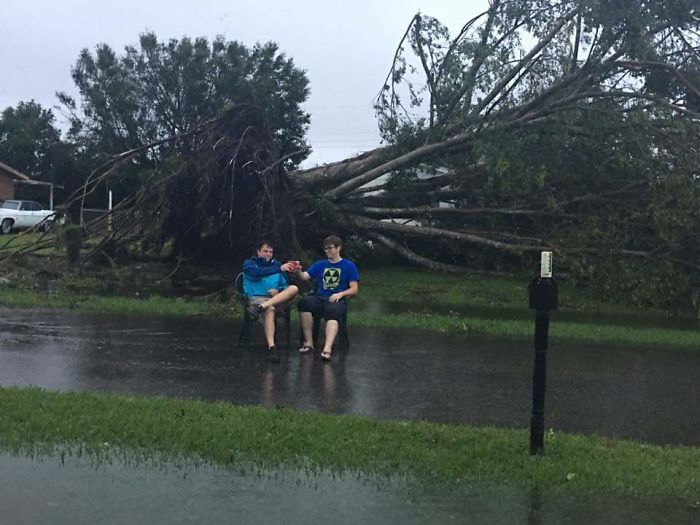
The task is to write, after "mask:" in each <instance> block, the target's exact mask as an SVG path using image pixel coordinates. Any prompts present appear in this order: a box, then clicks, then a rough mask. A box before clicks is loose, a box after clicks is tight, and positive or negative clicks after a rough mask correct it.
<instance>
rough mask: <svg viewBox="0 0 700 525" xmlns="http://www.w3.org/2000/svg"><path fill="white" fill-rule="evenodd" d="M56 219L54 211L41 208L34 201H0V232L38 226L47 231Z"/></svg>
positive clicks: (5, 232)
mask: <svg viewBox="0 0 700 525" xmlns="http://www.w3.org/2000/svg"><path fill="white" fill-rule="evenodd" d="M55 219H56V212H54V211H51V210H42V209H41V205H40V204H39V203H38V202H34V201H17V200H7V201H0V233H4V234H7V233H10V232H11V231H12V230H19V229H24V228H34V227H37V226H38V227H39V228H41V229H43V230H44V231H48V230H50V229H51V227H52V226H53V222H54V220H55Z"/></svg>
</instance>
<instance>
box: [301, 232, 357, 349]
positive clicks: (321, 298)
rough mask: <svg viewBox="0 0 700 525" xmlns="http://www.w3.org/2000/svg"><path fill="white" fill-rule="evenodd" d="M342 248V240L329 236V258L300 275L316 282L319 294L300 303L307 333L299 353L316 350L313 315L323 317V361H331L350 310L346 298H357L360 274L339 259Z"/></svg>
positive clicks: (326, 240) (327, 238)
mask: <svg viewBox="0 0 700 525" xmlns="http://www.w3.org/2000/svg"><path fill="white" fill-rule="evenodd" d="M342 247H343V243H342V241H341V240H340V237H337V236H336V235H331V236H330V237H326V239H324V241H323V249H324V251H325V252H326V257H327V259H325V260H320V261H317V262H315V263H313V264H312V265H311V266H309V269H308V270H307V271H305V272H299V273H298V275H299V277H301V278H302V279H303V280H305V281H308V280H310V279H314V280H315V281H316V293H315V294H314V295H307V296H305V297H304V298H303V299H302V300H301V301H300V302H299V318H300V321H301V328H302V330H303V332H304V344H303V345H302V346H301V348H300V349H299V352H301V353H302V354H305V353H307V352H310V351H311V350H313V333H312V332H313V323H314V321H313V315H314V314H315V315H320V316H321V317H323V318H324V319H325V320H326V342H325V345H324V347H323V351H322V352H321V359H323V360H324V361H330V360H331V351H332V348H333V341H335V338H336V336H337V335H338V322H339V321H340V320H341V319H342V317H343V315H344V314H345V310H346V308H347V305H346V304H345V300H344V299H345V298H346V297H355V296H356V295H357V293H358V291H359V283H360V274H359V272H358V271H357V266H355V264H354V263H353V262H352V261H348V260H347V259H343V258H342V257H341V256H340V250H341V249H342Z"/></svg>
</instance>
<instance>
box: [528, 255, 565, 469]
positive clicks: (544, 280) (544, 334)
mask: <svg viewBox="0 0 700 525" xmlns="http://www.w3.org/2000/svg"><path fill="white" fill-rule="evenodd" d="M528 289H529V296H530V297H529V302H530V308H531V309H533V310H535V367H534V373H533V376H532V417H531V418H530V454H532V455H534V454H539V453H541V452H542V451H543V450H544V394H545V387H546V384H547V343H548V340H549V312H550V311H551V310H556V309H557V306H558V301H559V299H558V291H557V282H556V280H555V279H554V277H552V252H542V260H541V268H540V272H539V274H535V275H534V276H533V277H532V279H531V280H530V285H529V287H528Z"/></svg>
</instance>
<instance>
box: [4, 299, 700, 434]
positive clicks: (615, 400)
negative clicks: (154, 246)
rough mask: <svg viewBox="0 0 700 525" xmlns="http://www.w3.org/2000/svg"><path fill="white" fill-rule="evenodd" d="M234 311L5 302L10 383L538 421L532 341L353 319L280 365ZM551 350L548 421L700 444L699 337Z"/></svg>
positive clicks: (425, 416)
mask: <svg viewBox="0 0 700 525" xmlns="http://www.w3.org/2000/svg"><path fill="white" fill-rule="evenodd" d="M236 321H237V320H220V319H194V318H172V317H157V316H144V315H135V316H114V315H97V314H89V313H85V312H75V311H52V310H22V309H2V308H0V385H3V386H9V385H18V386H27V385H38V386H43V387H46V388H49V389H55V390H78V391H97V392H109V393H122V394H141V395H166V396H175V397H185V398H198V399H206V400H225V401H230V402H232V403H236V404H260V405H264V406H270V407H274V406H286V407H294V408H297V409H302V410H321V411H324V412H330V413H336V414H347V413H352V414H361V415H367V416H372V417H378V418H384V419H419V420H429V421H435V422H441V423H460V424H470V425H495V426H501V427H514V428H526V427H528V425H529V421H530V410H531V406H532V405H531V403H532V397H531V396H532V383H531V382H532V366H533V350H532V348H531V343H517V342H499V341H494V340H492V339H489V340H481V339H478V338H475V337H469V336H464V335H444V334H435V333H428V332H411V331H405V330H396V329H393V330H392V329H373V328H359V327H357V328H353V327H352V326H351V327H350V338H351V346H350V348H349V350H347V351H339V350H337V349H336V351H335V354H334V356H333V363H332V364H330V365H324V364H323V363H321V362H320V360H319V359H317V358H314V357H313V356H311V355H306V356H301V355H299V354H298V353H297V352H296V351H295V348H293V349H292V351H290V352H287V351H283V352H282V363H281V364H279V365H270V364H269V363H268V362H267V361H266V359H265V358H266V349H265V348H264V346H263V344H262V343H263V336H262V330H261V327H259V326H256V327H255V330H254V334H253V342H254V345H253V346H252V347H251V348H250V349H248V350H245V349H241V348H238V347H237V346H236V343H237V341H238V333H239V325H238V324H236ZM293 329H295V330H296V326H293ZM281 332H283V330H281ZM279 335H280V337H282V336H283V333H280V334H279ZM295 339H296V337H293V340H295ZM548 359H549V360H548V382H547V400H546V415H545V425H546V427H547V428H554V429H555V430H557V431H567V432H577V433H584V434H601V435H606V436H611V437H624V438H633V439H639V440H643V441H648V442H652V443H661V444H685V445H693V446H700V426H698V424H697V421H700V396H698V395H697V384H698V377H700V351H698V350H696V349H673V350H667V349H665V348H663V347H654V348H650V347H645V348H629V347H616V348H606V347H604V346H600V345H597V346H584V345H572V344H568V345H566V346H557V345H551V346H550V351H549V358H548Z"/></svg>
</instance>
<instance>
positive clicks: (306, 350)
mask: <svg viewBox="0 0 700 525" xmlns="http://www.w3.org/2000/svg"><path fill="white" fill-rule="evenodd" d="M312 350H313V348H311V347H310V346H306V345H304V346H302V347H301V348H300V349H299V353H300V354H308V353H309V352H311V351H312Z"/></svg>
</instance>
